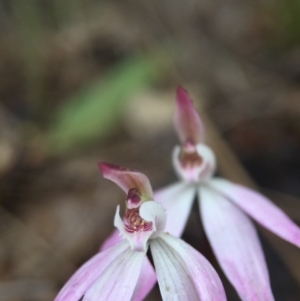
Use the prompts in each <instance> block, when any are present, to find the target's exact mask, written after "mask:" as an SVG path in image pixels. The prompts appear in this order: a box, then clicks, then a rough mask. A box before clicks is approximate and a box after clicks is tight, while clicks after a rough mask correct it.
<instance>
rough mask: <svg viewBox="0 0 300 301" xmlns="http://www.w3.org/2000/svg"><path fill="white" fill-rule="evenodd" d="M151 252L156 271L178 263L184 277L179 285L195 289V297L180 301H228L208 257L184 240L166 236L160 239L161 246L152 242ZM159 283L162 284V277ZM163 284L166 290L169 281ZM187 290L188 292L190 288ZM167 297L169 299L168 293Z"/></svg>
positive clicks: (165, 275) (163, 235) (182, 298)
mask: <svg viewBox="0 0 300 301" xmlns="http://www.w3.org/2000/svg"><path fill="white" fill-rule="evenodd" d="M151 251H152V254H153V258H154V263H155V268H156V269H165V266H171V265H173V264H174V263H175V262H176V261H177V262H178V263H179V266H180V267H179V269H181V270H179V271H178V273H179V275H180V276H181V277H180V278H181V279H180V280H179V284H181V285H183V286H184V287H186V285H189V286H192V287H193V289H192V291H193V292H194V293H195V296H188V298H187V297H186V298H184V297H181V298H180V299H179V300H201V301H202V300H205V301H226V295H225V291H224V288H223V285H222V283H221V280H220V278H219V276H218V274H217V273H216V271H215V270H214V268H213V267H212V266H211V264H210V263H209V262H208V261H207V259H205V258H204V256H202V255H201V254H200V253H199V252H198V251H196V250H195V249H194V248H192V247H191V246H190V245H189V244H187V243H185V242H184V241H183V240H181V239H179V238H176V237H174V236H172V235H167V234H162V235H161V236H160V237H159V239H158V244H155V243H154V245H153V246H152V242H151ZM157 253H159V255H158V256H159V258H161V260H159V261H157V262H156V261H155V256H156V255H155V254H157ZM162 260H164V262H163V261H162ZM162 264H163V266H162V267H161V265H162ZM180 273H181V274H180ZM163 276H164V277H166V278H167V277H168V275H167V274H163ZM163 279H164V278H163ZM158 281H160V279H159V277H158ZM163 281H164V282H163V284H162V285H161V284H160V285H161V286H162V289H164V285H165V282H166V281H168V280H165V279H164V280H163ZM177 285H178V284H177ZM185 290H186V291H187V290H188V288H185ZM188 293H189V292H187V294H188ZM166 295H167V296H169V294H168V292H167V293H166ZM170 300H173V299H170Z"/></svg>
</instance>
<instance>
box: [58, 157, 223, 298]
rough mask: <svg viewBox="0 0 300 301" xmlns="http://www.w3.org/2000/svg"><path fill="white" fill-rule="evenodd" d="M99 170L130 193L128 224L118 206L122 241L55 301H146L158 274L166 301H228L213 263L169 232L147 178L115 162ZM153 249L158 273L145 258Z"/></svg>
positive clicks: (116, 222) (93, 262)
mask: <svg viewBox="0 0 300 301" xmlns="http://www.w3.org/2000/svg"><path fill="white" fill-rule="evenodd" d="M100 168H101V171H102V173H103V176H104V177H105V178H108V179H110V180H112V181H113V182H115V183H116V184H118V185H119V186H120V187H121V188H122V189H123V190H124V191H125V193H126V195H127V197H126V201H125V216H124V218H123V220H122V219H121V218H120V215H119V206H118V208H117V212H116V215H115V219H114V225H115V226H116V227H117V229H118V230H119V234H120V239H119V240H120V241H119V242H116V240H115V241H114V242H113V246H112V247H108V246H106V247H107V248H106V249H105V250H104V251H102V252H100V253H98V254H96V255H95V256H94V257H92V258H91V259H90V260H89V261H88V262H87V263H85V264H84V265H83V266H82V267H81V268H80V269H79V270H78V271H77V272H76V273H75V274H74V275H73V276H72V277H71V279H70V280H69V281H68V282H67V283H66V285H65V286H64V287H63V288H62V290H61V291H60V293H59V294H58V296H57V297H56V299H55V301H79V300H83V301H132V300H142V298H143V296H145V295H146V294H147V293H148V292H149V289H151V287H152V285H153V283H155V281H156V276H157V280H158V284H159V288H160V291H161V295H162V298H163V300H165V301H183V300H184V301H226V296H225V293H224V289H223V286H222V283H221V281H220V279H219V277H218V275H217V273H216V272H215V270H214V269H213V267H212V266H211V265H210V263H209V262H208V261H207V260H206V259H205V258H204V257H203V256H202V255H201V254H200V253H198V252H197V251H196V250H195V249H193V248H192V247H191V246H189V245H188V244H186V243H185V242H184V241H182V240H181V239H179V238H176V237H173V236H172V235H170V234H168V233H164V229H165V225H166V212H165V209H164V208H163V207H162V205H161V204H159V203H156V202H154V201H153V193H152V188H151V186H150V183H149V181H148V178H147V177H146V176H145V175H143V174H141V173H139V172H136V171H132V170H129V169H125V168H121V167H118V166H115V165H112V164H106V163H102V164H101V165H100ZM149 246H150V249H151V253H152V257H153V261H154V265H155V273H154V270H153V268H152V266H151V264H150V262H149V260H148V259H147V257H146V253H147V251H148V248H149ZM151 279H152V280H151ZM147 280H150V286H149V285H148V281H147Z"/></svg>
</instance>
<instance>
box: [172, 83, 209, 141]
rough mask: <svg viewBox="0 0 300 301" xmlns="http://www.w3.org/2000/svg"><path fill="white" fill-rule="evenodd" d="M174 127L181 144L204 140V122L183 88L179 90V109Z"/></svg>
mask: <svg viewBox="0 0 300 301" xmlns="http://www.w3.org/2000/svg"><path fill="white" fill-rule="evenodd" d="M174 127H175V130H176V132H177V134H178V136H179V139H180V141H181V143H185V142H186V141H193V142H194V143H197V142H202V141H203V140H204V128H203V124H202V121H201V119H200V117H199V115H198V113H197V111H196V110H195V107H194V105H193V102H192V100H191V99H190V97H189V95H188V93H187V92H186V91H185V90H184V89H183V88H182V87H178V89H177V109H176V113H175V116H174Z"/></svg>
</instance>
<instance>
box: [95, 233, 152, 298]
mask: <svg viewBox="0 0 300 301" xmlns="http://www.w3.org/2000/svg"><path fill="white" fill-rule="evenodd" d="M121 240H123V238H122V237H121V236H120V232H119V230H117V229H116V230H114V231H113V233H112V235H111V236H110V237H109V238H107V239H106V240H105V241H104V243H103V245H102V246H101V248H100V250H101V251H103V250H105V249H107V248H109V247H111V246H113V245H115V244H117V243H118V242H120V241H121ZM155 283H156V274H155V271H154V269H153V267H152V265H151V263H150V261H149V259H148V258H147V257H145V259H144V262H143V266H142V270H141V274H140V276H139V279H138V282H137V285H136V287H135V289H134V293H133V297H132V299H131V301H142V300H143V299H144V298H145V297H146V296H147V295H148V294H149V292H150V291H151V290H152V288H153V287H154V285H155Z"/></svg>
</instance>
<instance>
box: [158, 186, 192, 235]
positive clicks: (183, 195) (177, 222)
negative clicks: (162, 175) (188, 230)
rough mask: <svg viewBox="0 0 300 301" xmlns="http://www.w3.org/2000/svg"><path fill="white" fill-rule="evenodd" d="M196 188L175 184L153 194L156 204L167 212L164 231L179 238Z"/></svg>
mask: <svg viewBox="0 0 300 301" xmlns="http://www.w3.org/2000/svg"><path fill="white" fill-rule="evenodd" d="M195 193H196V188H195V187H194V186H191V185H189V184H188V183H176V184H172V185H170V186H168V187H166V188H163V189H160V190H158V191H156V192H154V199H155V201H156V202H158V203H160V204H162V206H163V207H164V208H165V209H166V211H167V223H166V228H165V231H166V232H169V233H171V234H173V235H175V236H181V234H182V232H183V230H184V227H185V224H186V222H187V219H188V217H189V214H190V211H191V207H192V204H193V200H194V196H195Z"/></svg>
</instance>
